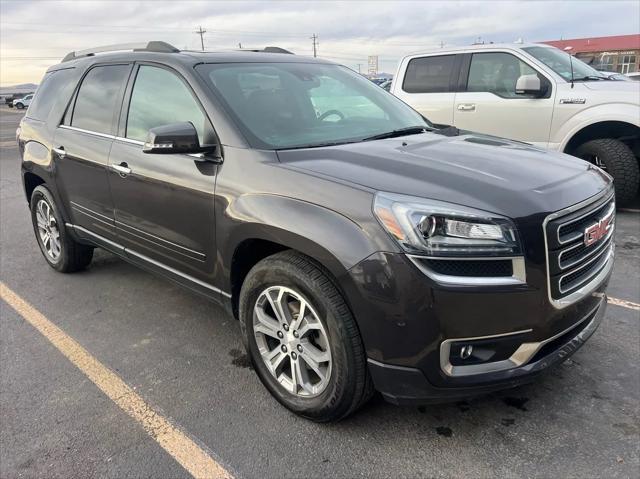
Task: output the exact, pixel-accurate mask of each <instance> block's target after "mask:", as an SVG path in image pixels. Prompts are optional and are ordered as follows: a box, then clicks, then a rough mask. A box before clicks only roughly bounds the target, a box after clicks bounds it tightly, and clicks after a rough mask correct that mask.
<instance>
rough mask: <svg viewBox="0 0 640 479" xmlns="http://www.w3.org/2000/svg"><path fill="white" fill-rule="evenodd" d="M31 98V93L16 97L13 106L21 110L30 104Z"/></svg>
mask: <svg viewBox="0 0 640 479" xmlns="http://www.w3.org/2000/svg"><path fill="white" fill-rule="evenodd" d="M32 98H33V93H29V94H28V95H26V96H24V97H22V98H18V99H17V100H13V106H15V107H16V108H17V109H18V110H22V109H24V108H27V107H28V106H29V105H30V104H31V99H32Z"/></svg>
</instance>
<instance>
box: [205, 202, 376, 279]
mask: <svg viewBox="0 0 640 479" xmlns="http://www.w3.org/2000/svg"><path fill="white" fill-rule="evenodd" d="M222 216H223V218H220V221H219V222H218V234H217V237H218V245H219V249H220V253H221V255H222V258H223V262H224V269H225V270H226V271H225V272H226V274H224V275H223V276H224V277H225V279H226V282H228V281H229V279H228V278H229V271H230V268H231V260H232V258H233V254H234V252H235V250H236V248H237V247H238V245H240V244H241V243H242V242H243V241H245V240H249V239H258V240H267V241H271V242H273V243H278V244H280V245H283V246H285V247H286V248H290V249H294V250H297V251H299V252H301V253H303V254H305V255H307V256H309V257H311V258H314V259H315V260H317V261H318V262H320V263H321V264H322V265H323V266H325V267H326V268H327V269H329V270H330V271H331V273H332V274H333V275H334V276H335V277H336V278H339V277H340V276H342V275H343V274H344V273H345V272H346V271H347V270H348V269H349V268H351V267H352V266H354V265H355V264H357V263H358V262H360V261H361V260H362V259H364V258H366V257H367V256H369V255H371V254H372V253H374V252H375V251H376V250H377V248H376V244H375V242H374V241H372V239H371V238H370V237H369V236H368V235H367V234H366V232H365V231H364V230H363V229H362V228H360V227H359V226H358V225H357V224H356V223H355V222H353V221H352V220H350V219H349V218H347V217H345V216H344V215H342V214H340V213H337V212H336V211H333V210H331V209H329V208H326V207H323V206H319V205H316V204H313V203H309V202H306V201H302V200H298V199H294V198H289V197H286V196H278V195H273V194H246V195H243V196H241V197H239V198H238V199H237V200H235V201H234V202H233V203H231V204H229V205H227V207H226V208H225V209H224V212H223V214H222ZM228 286H229V285H228V284H227V288H226V290H228Z"/></svg>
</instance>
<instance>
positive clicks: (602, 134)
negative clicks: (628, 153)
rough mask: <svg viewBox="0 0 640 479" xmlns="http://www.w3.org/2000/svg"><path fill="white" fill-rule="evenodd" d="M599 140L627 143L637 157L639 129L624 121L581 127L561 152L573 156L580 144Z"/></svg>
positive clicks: (607, 121) (600, 122)
mask: <svg viewBox="0 0 640 479" xmlns="http://www.w3.org/2000/svg"><path fill="white" fill-rule="evenodd" d="M600 138H613V139H619V140H622V141H624V142H625V143H627V144H628V145H629V146H630V147H631V149H632V150H634V152H635V154H636V156H638V143H639V142H640V127H638V126H637V125H634V124H633V123H629V122H626V121H619V120H604V121H598V122H595V123H591V124H589V125H586V126H583V127H582V128H581V129H579V130H578V131H576V132H575V133H574V134H573V135H572V136H571V137H570V138H569V139H568V141H567V142H566V144H565V146H564V148H563V152H564V153H568V154H573V152H575V150H576V149H577V148H578V147H579V146H580V145H582V144H584V143H586V142H587V141H590V140H596V139H600Z"/></svg>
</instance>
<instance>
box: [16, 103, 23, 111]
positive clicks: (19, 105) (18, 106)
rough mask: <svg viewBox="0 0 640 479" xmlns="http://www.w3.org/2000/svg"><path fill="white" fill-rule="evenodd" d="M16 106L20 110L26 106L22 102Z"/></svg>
mask: <svg viewBox="0 0 640 479" xmlns="http://www.w3.org/2000/svg"><path fill="white" fill-rule="evenodd" d="M16 108H17V109H18V110H22V109H23V108H24V105H23V104H22V103H16Z"/></svg>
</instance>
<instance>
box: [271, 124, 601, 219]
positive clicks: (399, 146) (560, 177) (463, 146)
mask: <svg viewBox="0 0 640 479" xmlns="http://www.w3.org/2000/svg"><path fill="white" fill-rule="evenodd" d="M278 157H279V159H280V161H281V162H282V163H283V166H286V167H290V168H295V169H301V170H306V171H309V172H314V173H316V174H319V175H322V176H325V177H326V176H329V177H332V178H335V179H339V180H342V181H347V182H350V183H352V184H357V185H361V186H364V187H367V188H371V189H373V190H376V191H387V192H392V193H401V194H406V195H413V196H419V197H423V198H432V199H438V200H442V201H449V202H451V203H457V204H461V205H466V206H472V207H476V208H481V209H484V210H486V211H490V212H494V213H498V214H502V215H506V216H509V217H512V218H522V217H526V216H529V215H532V214H537V213H541V212H551V211H557V210H560V209H563V208H565V207H567V206H570V205H573V204H576V203H579V202H580V201H583V200H584V199H586V198H589V197H590V196H593V195H595V194H597V193H598V192H599V191H601V190H602V189H604V188H605V187H606V186H607V185H608V184H609V183H610V179H609V177H608V175H606V174H604V173H603V172H602V171H601V170H600V169H598V168H596V167H594V166H592V165H590V164H589V163H587V162H584V161H582V160H579V159H577V158H574V157H572V156H569V155H565V154H562V153H555V152H551V151H547V150H542V149H539V148H535V147H533V146H530V145H528V144H525V143H519V142H514V141H509V140H503V139H500V138H496V137H491V136H486V135H478V134H473V133H468V132H461V134H460V135H459V136H444V135H441V134H436V133H423V134H419V135H410V136H404V137H401V138H393V139H386V140H378V141H368V142H360V143H350V144H345V145H339V146H332V147H322V148H307V149H299V150H285V151H278Z"/></svg>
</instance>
